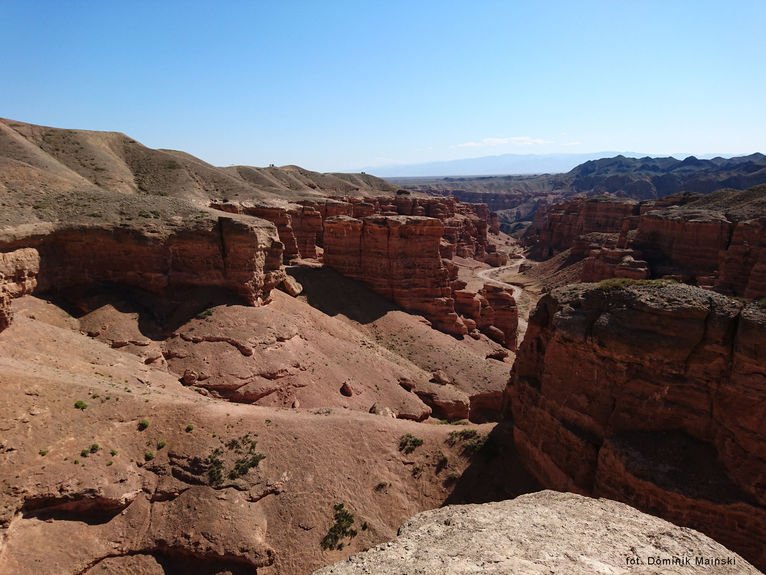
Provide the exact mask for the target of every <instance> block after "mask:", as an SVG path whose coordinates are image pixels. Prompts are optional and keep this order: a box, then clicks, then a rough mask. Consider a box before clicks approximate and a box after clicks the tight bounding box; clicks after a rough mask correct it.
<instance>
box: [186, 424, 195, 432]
mask: <svg viewBox="0 0 766 575" xmlns="http://www.w3.org/2000/svg"><path fill="white" fill-rule="evenodd" d="M192 431H194V426H193V425H192V424H191V423H190V424H188V425H187V426H186V433H191V432H192Z"/></svg>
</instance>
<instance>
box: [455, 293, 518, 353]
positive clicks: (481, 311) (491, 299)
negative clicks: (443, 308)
mask: <svg viewBox="0 0 766 575" xmlns="http://www.w3.org/2000/svg"><path fill="white" fill-rule="evenodd" d="M453 287H454V288H457V289H454V291H453V295H454V299H455V309H456V310H457V312H458V313H459V314H460V315H461V316H462V317H463V323H465V324H466V327H467V328H468V331H469V332H473V330H478V331H480V332H481V333H484V334H485V335H487V337H489V338H490V339H492V340H494V341H496V342H497V343H500V344H502V345H504V346H505V347H507V348H508V349H512V350H515V349H516V333H517V330H518V324H519V314H518V309H517V307H516V300H515V299H514V297H513V293H512V291H511V290H509V289H507V288H503V287H499V286H496V285H494V284H490V283H487V284H484V287H483V288H482V289H480V290H479V291H478V292H472V291H470V290H468V289H465V284H463V285H460V284H459V283H456V284H453Z"/></svg>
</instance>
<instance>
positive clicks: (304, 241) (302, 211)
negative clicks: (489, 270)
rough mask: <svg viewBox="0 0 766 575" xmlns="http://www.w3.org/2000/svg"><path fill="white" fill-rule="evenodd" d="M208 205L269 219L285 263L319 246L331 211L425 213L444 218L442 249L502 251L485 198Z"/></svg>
mask: <svg viewBox="0 0 766 575" xmlns="http://www.w3.org/2000/svg"><path fill="white" fill-rule="evenodd" d="M210 207H212V208H215V209H217V210H222V211H225V212H229V213H238V214H246V215H249V216H254V217H257V218H262V219H265V220H268V221H270V222H271V223H273V224H274V225H275V226H276V227H277V231H278V232H279V239H280V241H281V242H282V243H283V244H284V245H285V249H284V260H285V263H288V262H289V261H291V260H293V259H296V258H310V259H316V258H317V256H318V252H317V248H318V247H322V246H324V235H325V233H324V232H325V230H324V227H325V226H324V222H325V221H326V220H328V219H329V218H333V217H336V216H349V217H354V218H365V217H368V216H373V215H385V216H396V215H399V216H426V217H431V218H436V219H438V220H440V221H441V222H442V224H443V226H442V236H443V242H442V245H441V253H442V255H443V257H446V258H448V259H451V258H453V257H454V256H456V255H457V256H459V257H466V258H475V259H478V260H480V261H487V263H489V264H490V265H494V266H500V265H505V263H507V257H505V255H504V254H500V253H499V252H497V248H496V246H494V245H493V244H492V243H491V242H490V240H489V237H488V234H489V233H498V231H499V223H498V220H497V217H496V215H495V217H494V218H493V214H491V213H490V211H489V209H488V208H487V206H486V205H484V204H463V203H461V202H459V201H457V200H455V199H454V198H435V197H411V196H410V195H408V194H399V195H396V196H394V195H389V196H378V197H365V198H357V197H347V196H344V197H338V198H319V199H317V198H312V199H307V200H298V201H296V203H291V204H286V205H285V206H281V207H279V206H273V205H256V204H252V203H231V202H212V203H211V204H210Z"/></svg>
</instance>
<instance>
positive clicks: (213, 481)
mask: <svg viewBox="0 0 766 575" xmlns="http://www.w3.org/2000/svg"><path fill="white" fill-rule="evenodd" d="M222 455H223V449H221V448H220V447H216V448H215V449H214V450H213V451H212V452H210V455H208V456H207V457H206V458H205V461H204V463H205V465H206V466H207V478H208V481H210V485H213V486H214V487H218V486H219V485H221V484H222V483H223V459H221V456H222Z"/></svg>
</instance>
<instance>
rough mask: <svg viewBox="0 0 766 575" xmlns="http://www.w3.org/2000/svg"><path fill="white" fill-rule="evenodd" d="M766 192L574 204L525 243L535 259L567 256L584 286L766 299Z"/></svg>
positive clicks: (535, 228)
mask: <svg viewBox="0 0 766 575" xmlns="http://www.w3.org/2000/svg"><path fill="white" fill-rule="evenodd" d="M763 192H764V190H763V189H761V188H754V189H752V190H748V191H745V192H732V191H722V192H717V193H716V194H712V195H711V196H706V197H702V198H700V197H692V196H689V195H688V194H687V195H679V196H677V197H673V198H668V199H665V200H662V201H657V202H642V203H640V204H636V203H634V202H624V201H621V200H583V199H579V200H572V201H570V202H566V203H563V204H557V205H554V206H550V207H548V208H546V209H542V210H539V211H538V212H537V214H536V216H535V222H534V223H533V225H532V226H531V227H530V229H529V230H528V233H527V235H526V236H525V241H526V242H527V244H528V245H530V246H531V248H530V251H531V254H532V256H533V257H538V258H543V259H545V258H548V257H550V256H552V255H554V254H556V253H558V252H561V251H563V250H565V249H568V248H571V249H572V252H571V253H572V257H573V258H576V259H584V260H585V261H584V267H583V270H584V271H583V276H582V280H583V281H600V280H603V279H608V278H631V279H644V278H650V277H654V278H663V277H668V278H673V279H677V280H679V281H683V282H686V283H690V284H692V285H698V286H700V287H705V288H710V289H714V290H716V291H719V292H721V293H725V294H729V295H736V296H742V297H746V298H761V297H766V218H765V217H764V216H763V206H762V205H761V204H762V203H763V200H762V199H760V198H762V197H763Z"/></svg>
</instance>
